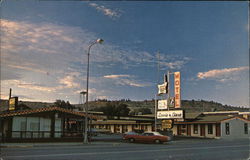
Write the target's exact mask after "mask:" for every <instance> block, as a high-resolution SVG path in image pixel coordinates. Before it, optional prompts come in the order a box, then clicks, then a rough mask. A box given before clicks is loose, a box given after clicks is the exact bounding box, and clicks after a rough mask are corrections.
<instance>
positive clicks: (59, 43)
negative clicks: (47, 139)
mask: <svg viewBox="0 0 250 160" xmlns="http://www.w3.org/2000/svg"><path fill="white" fill-rule="evenodd" d="M95 39H97V35H95V33H92V32H89V31H86V30H84V29H82V28H80V27H72V26H65V25H58V24H53V23H33V22H30V21H11V20H6V19H1V64H0V65H1V72H2V73H1V74H4V75H3V76H1V81H4V83H5V85H2V86H4V87H2V88H3V93H4V94H6V95H8V89H9V88H16V90H18V92H19V93H20V94H22V95H26V96H28V97H30V98H32V97H40V98H41V97H43V98H49V99H50V100H51V99H52V98H53V97H56V98H58V97H59V98H60V96H61V95H67V94H68V95H75V92H76V90H79V89H81V88H85V84H84V83H83V82H84V81H85V79H86V78H85V75H86V67H87V65H86V64H87V54H86V53H87V49H88V46H89V44H90V42H91V41H92V40H95ZM90 58H91V67H92V66H94V67H97V69H96V68H95V69H93V70H92V72H91V74H96V72H99V71H97V70H99V69H101V70H102V71H110V68H111V67H115V66H119V67H121V68H122V67H123V68H126V69H127V68H133V67H145V66H146V67H155V66H156V62H157V60H156V56H155V54H151V53H149V52H147V51H140V50H134V49H129V48H123V47H121V46H117V45H112V44H110V43H108V42H106V43H104V44H102V45H95V46H94V47H92V48H91V57H90ZM178 61H179V62H178ZM181 61H184V62H183V63H182V62H181ZM187 61H188V60H185V57H184V58H183V57H174V56H161V63H162V64H161V65H162V67H168V66H171V68H180V67H182V66H183V65H184V64H185V63H187ZM164 63H165V64H164ZM105 69H106V70H105ZM90 76H91V75H90ZM103 78H105V79H106V80H104V82H107V80H108V81H109V82H110V81H111V82H113V83H115V84H116V85H122V86H135V87H145V86H150V85H151V83H147V82H144V81H141V80H140V79H139V77H134V76H131V75H125V74H121V75H106V77H92V76H91V77H90V79H91V84H94V85H95V86H98V84H99V86H100V88H101V87H102V86H103V84H101V83H103V81H102V79H103ZM13 80H18V81H19V82H18V83H17V82H16V83H13ZM21 89H23V90H25V93H22V91H23V90H21ZM97 89H98V88H97ZM26 90H29V91H26ZM37 91H41V92H43V93H44V92H46V93H47V95H46V96H45V95H41V94H40V92H37ZM30 94H32V95H30ZM98 96H104V95H98ZM56 98H54V99H56Z"/></svg>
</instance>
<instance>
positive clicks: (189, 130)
mask: <svg viewBox="0 0 250 160" xmlns="http://www.w3.org/2000/svg"><path fill="white" fill-rule="evenodd" d="M187 135H188V136H191V125H190V124H188V125H187Z"/></svg>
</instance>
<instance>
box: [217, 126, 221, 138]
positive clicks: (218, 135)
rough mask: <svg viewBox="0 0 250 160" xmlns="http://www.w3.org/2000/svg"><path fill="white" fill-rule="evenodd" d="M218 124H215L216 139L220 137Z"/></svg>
mask: <svg viewBox="0 0 250 160" xmlns="http://www.w3.org/2000/svg"><path fill="white" fill-rule="evenodd" d="M220 134H221V133H220V124H216V137H220Z"/></svg>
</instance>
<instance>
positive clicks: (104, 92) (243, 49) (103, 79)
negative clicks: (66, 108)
mask: <svg viewBox="0 0 250 160" xmlns="http://www.w3.org/2000/svg"><path fill="white" fill-rule="evenodd" d="M248 9H249V8H248V3H247V2H177V1H176V2H174V1H169V2H164V1H156V2H153V1H141V2H139V1H137V2H136V1H117V2H115V1H92V2H91V1H60V2H58V1H42V0H41V1H37V0H19V1H7V0H3V1H2V2H1V46H0V47H1V99H7V98H8V96H9V88H12V96H18V97H19V100H23V101H43V102H54V101H55V100H56V99H61V100H65V101H69V102H70V103H71V104H78V103H80V92H81V91H84V90H86V77H87V50H88V46H89V45H90V44H91V43H92V42H94V41H96V39H98V38H102V39H103V40H104V43H103V44H95V45H94V46H92V47H91V50H90V81H89V98H90V100H95V99H110V100H119V99H130V100H146V99H147V100H149V99H153V98H154V97H155V95H156V94H157V84H162V83H163V77H164V74H166V73H167V72H168V71H169V72H171V73H173V72H177V71H180V72H181V98H182V100H192V99H194V100H201V99H202V100H207V101H215V102H219V103H222V104H227V105H233V106H244V107H249V39H248V35H249V25H248V19H249V17H248ZM173 80H174V79H173V75H171V76H170V88H171V90H170V96H173V95H174V93H173ZM158 98H162V97H158Z"/></svg>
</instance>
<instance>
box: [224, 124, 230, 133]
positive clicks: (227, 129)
mask: <svg viewBox="0 0 250 160" xmlns="http://www.w3.org/2000/svg"><path fill="white" fill-rule="evenodd" d="M225 126H226V135H229V134H230V128H229V123H226V125H225Z"/></svg>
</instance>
